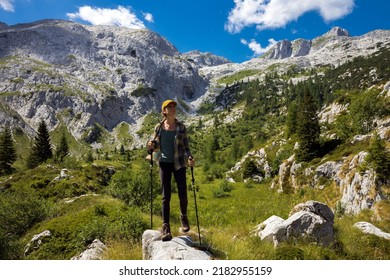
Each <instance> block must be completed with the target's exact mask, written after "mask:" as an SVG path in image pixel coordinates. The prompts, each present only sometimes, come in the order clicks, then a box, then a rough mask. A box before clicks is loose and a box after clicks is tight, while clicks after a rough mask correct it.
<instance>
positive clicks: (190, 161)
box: [188, 156, 195, 167]
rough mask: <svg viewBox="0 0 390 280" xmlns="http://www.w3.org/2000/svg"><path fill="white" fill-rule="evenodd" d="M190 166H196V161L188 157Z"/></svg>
mask: <svg viewBox="0 0 390 280" xmlns="http://www.w3.org/2000/svg"><path fill="white" fill-rule="evenodd" d="M188 166H190V167H193V166H195V159H194V158H193V157H192V156H189V157H188Z"/></svg>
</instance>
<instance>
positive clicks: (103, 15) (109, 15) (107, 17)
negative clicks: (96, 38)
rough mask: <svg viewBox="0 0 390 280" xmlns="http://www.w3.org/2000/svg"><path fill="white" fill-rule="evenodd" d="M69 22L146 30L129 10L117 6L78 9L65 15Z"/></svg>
mask: <svg viewBox="0 0 390 280" xmlns="http://www.w3.org/2000/svg"><path fill="white" fill-rule="evenodd" d="M66 15H67V16H68V17H69V18H70V19H71V20H75V19H81V20H84V21H88V22H90V23H91V24H93V25H115V26H124V27H129V28H134V29H144V28H146V27H145V25H144V23H143V22H142V21H141V20H139V19H138V18H137V16H136V15H135V14H134V13H133V11H131V10H130V9H126V8H125V7H122V6H118V8H117V9H102V8H92V7H90V6H83V7H79V11H78V12H77V13H67V14H66Z"/></svg>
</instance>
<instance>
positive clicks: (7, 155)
mask: <svg viewBox="0 0 390 280" xmlns="http://www.w3.org/2000/svg"><path fill="white" fill-rule="evenodd" d="M15 160H16V150H15V147H14V143H13V140H12V135H11V129H10V128H9V127H8V126H6V127H5V129H4V131H3V133H2V134H1V135H0V174H9V173H11V172H12V164H13V163H14V162H15Z"/></svg>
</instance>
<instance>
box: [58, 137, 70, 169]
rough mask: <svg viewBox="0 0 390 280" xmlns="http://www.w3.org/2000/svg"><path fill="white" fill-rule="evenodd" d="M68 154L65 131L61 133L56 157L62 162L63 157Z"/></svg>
mask: <svg viewBox="0 0 390 280" xmlns="http://www.w3.org/2000/svg"><path fill="white" fill-rule="evenodd" d="M68 155H69V146H68V142H67V141H66V137H65V133H62V136H61V140H60V144H59V145H58V148H57V150H56V159H57V160H58V161H59V162H61V163H62V162H63V161H64V158H65V157H66V156H68Z"/></svg>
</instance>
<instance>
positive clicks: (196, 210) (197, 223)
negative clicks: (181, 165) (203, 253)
mask: <svg viewBox="0 0 390 280" xmlns="http://www.w3.org/2000/svg"><path fill="white" fill-rule="evenodd" d="M191 176H192V180H191V181H192V189H193V191H194V200H195V213H196V225H197V226H198V236H199V245H200V246H201V245H202V239H201V238H200V229H199V217H198V205H197V204H196V192H195V178H194V167H193V166H191Z"/></svg>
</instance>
